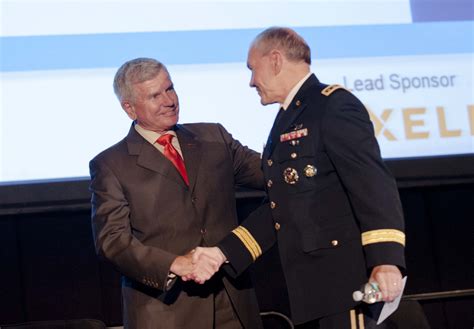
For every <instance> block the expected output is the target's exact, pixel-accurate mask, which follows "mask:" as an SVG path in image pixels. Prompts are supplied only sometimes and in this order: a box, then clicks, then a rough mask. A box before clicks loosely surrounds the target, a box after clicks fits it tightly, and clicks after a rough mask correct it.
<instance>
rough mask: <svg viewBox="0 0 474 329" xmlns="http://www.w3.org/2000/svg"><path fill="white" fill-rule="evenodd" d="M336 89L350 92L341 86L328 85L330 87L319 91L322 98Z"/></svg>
mask: <svg viewBox="0 0 474 329" xmlns="http://www.w3.org/2000/svg"><path fill="white" fill-rule="evenodd" d="M338 89H345V90H347V91H349V92H350V90H348V89H346V88H344V87H343V86H341V85H330V86H327V87H326V88H324V89H323V90H321V94H323V95H324V96H329V95H331V94H332V93H333V92H335V91H336V90H338Z"/></svg>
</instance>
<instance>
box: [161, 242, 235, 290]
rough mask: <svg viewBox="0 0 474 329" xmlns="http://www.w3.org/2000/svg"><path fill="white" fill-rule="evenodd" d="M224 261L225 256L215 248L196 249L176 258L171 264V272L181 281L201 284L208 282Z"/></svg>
mask: <svg viewBox="0 0 474 329" xmlns="http://www.w3.org/2000/svg"><path fill="white" fill-rule="evenodd" d="M225 261H226V257H225V255H224V254H223V253H222V251H221V250H220V249H219V248H217V247H197V248H195V249H193V250H191V251H190V252H189V253H187V254H186V255H184V256H178V257H176V259H175V260H174V261H173V263H172V264H171V268H170V270H171V272H173V273H175V274H176V275H179V276H180V277H181V279H182V280H183V281H190V280H192V281H194V282H196V283H199V284H203V283H204V282H206V281H207V280H209V279H210V278H211V277H212V276H213V275H214V274H215V273H216V272H217V271H219V268H220V267H221V265H222V264H223V263H224V262H225Z"/></svg>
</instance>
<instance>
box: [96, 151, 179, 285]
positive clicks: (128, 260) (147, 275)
mask: <svg viewBox="0 0 474 329" xmlns="http://www.w3.org/2000/svg"><path fill="white" fill-rule="evenodd" d="M90 173H91V185H90V189H91V191H92V200H91V202H92V232H93V236H94V240H95V241H94V242H95V246H96V250H97V253H98V254H99V255H100V256H102V257H104V258H105V259H107V260H108V261H110V262H111V263H112V264H113V265H114V266H115V267H116V268H117V270H118V271H119V272H120V273H122V274H123V275H125V276H127V277H129V278H131V279H133V280H135V281H138V282H141V283H142V284H144V285H147V286H150V287H153V288H156V289H160V290H167V288H169V287H170V284H169V280H170V278H169V277H168V274H169V272H168V271H169V269H170V266H171V263H172V262H173V260H174V259H175V258H176V255H174V254H172V253H169V252H167V251H164V250H161V249H158V248H154V247H150V246H145V245H143V244H142V243H141V242H140V241H139V240H138V239H137V238H135V237H134V236H133V235H132V233H131V228H130V220H129V216H130V208H129V204H128V201H127V198H126V195H125V193H124V191H123V189H122V187H121V184H120V182H119V180H118V179H117V177H116V175H115V174H114V173H113V171H112V169H111V168H110V166H107V165H106V164H105V162H104V161H99V160H92V161H91V162H90ZM167 281H168V282H167ZM167 283H168V284H167Z"/></svg>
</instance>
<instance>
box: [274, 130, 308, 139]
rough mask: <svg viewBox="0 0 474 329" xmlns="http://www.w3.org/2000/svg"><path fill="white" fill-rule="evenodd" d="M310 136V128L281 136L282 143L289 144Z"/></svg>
mask: <svg viewBox="0 0 474 329" xmlns="http://www.w3.org/2000/svg"><path fill="white" fill-rule="evenodd" d="M305 136H308V128H304V129H299V130H295V131H291V132H289V133H286V134H281V135H280V142H287V141H291V140H294V139H298V138H301V137H305Z"/></svg>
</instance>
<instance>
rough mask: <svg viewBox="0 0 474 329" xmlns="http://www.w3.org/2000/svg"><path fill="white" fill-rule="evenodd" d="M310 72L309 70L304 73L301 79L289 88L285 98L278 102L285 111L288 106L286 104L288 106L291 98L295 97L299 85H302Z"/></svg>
mask: <svg viewBox="0 0 474 329" xmlns="http://www.w3.org/2000/svg"><path fill="white" fill-rule="evenodd" d="M311 74H312V73H311V72H309V73H308V74H306V75H305V76H304V77H303V79H301V80H300V81H299V82H298V83H297V84H296V85H295V86H294V87H293V89H291V91H290V93H289V94H288V96H286V99H285V101H284V102H283V103H282V104H280V106H281V107H282V108H283V109H284V110H285V111H286V109H287V108H288V106H290V103H291V101H292V100H293V98H295V96H296V94H297V93H298V91H299V90H300V88H301V86H302V85H303V83H305V81H306V80H308V78H309V77H310V75H311Z"/></svg>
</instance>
